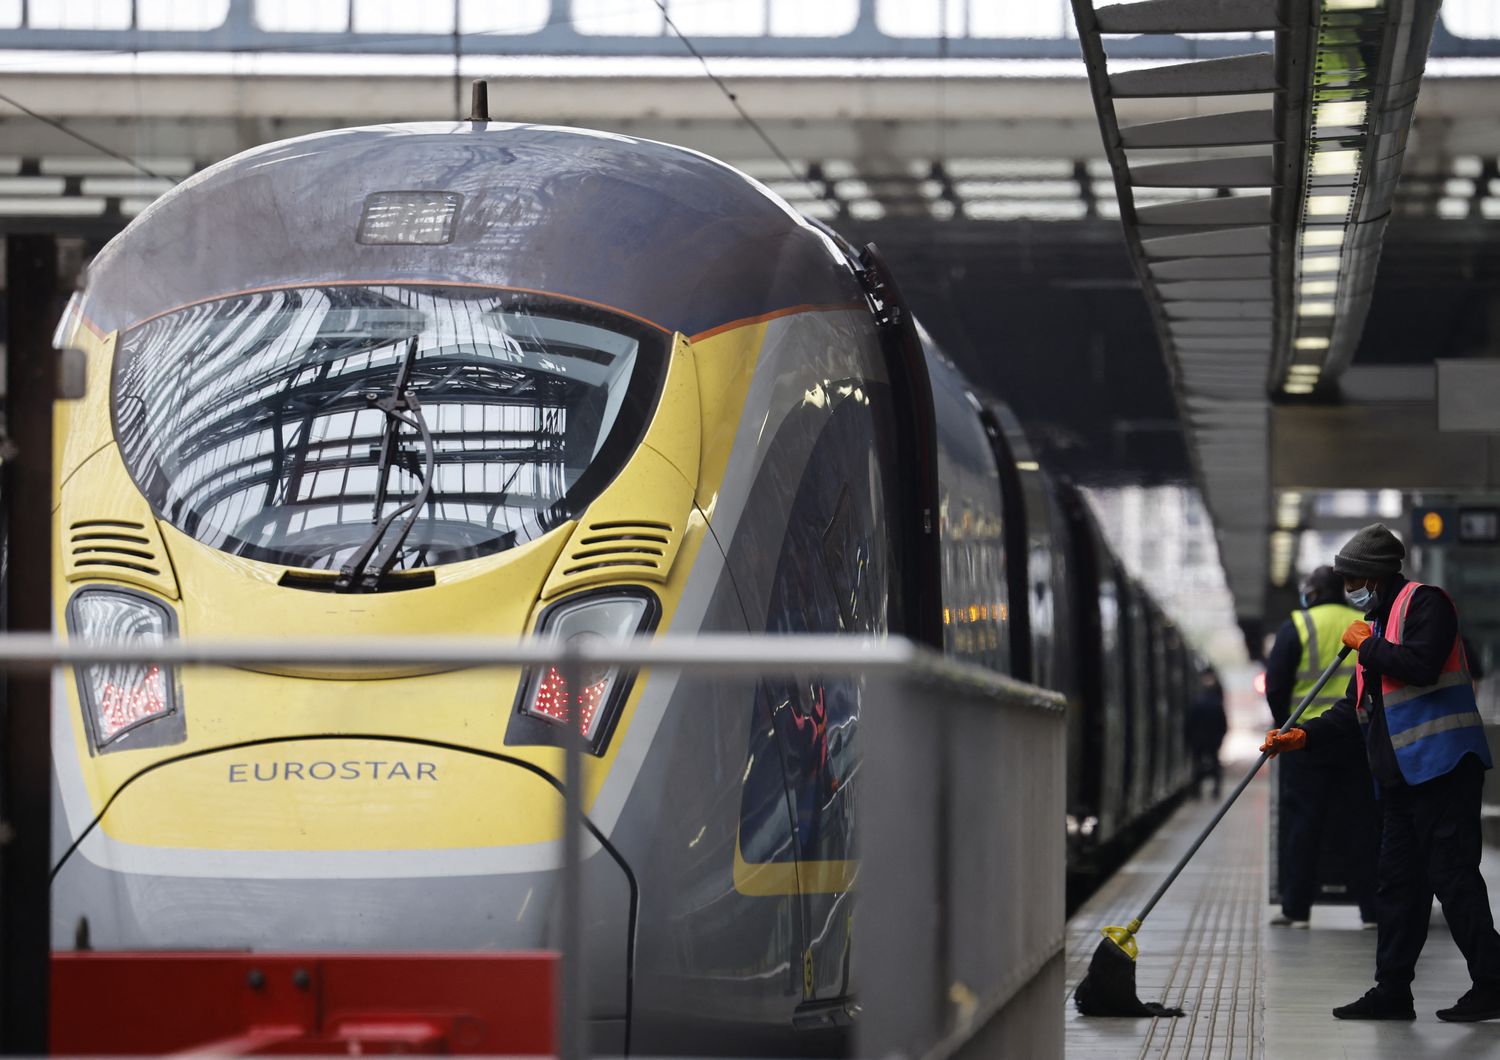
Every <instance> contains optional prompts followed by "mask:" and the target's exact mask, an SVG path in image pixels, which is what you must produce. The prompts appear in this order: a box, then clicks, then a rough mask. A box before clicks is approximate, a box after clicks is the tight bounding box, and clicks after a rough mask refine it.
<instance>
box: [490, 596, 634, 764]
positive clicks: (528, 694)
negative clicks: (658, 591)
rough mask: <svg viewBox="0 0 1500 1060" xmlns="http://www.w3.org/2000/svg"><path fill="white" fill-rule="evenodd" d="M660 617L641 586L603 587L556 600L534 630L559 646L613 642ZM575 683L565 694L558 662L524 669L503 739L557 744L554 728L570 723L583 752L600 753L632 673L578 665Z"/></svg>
mask: <svg viewBox="0 0 1500 1060" xmlns="http://www.w3.org/2000/svg"><path fill="white" fill-rule="evenodd" d="M660 616H661V605H660V604H659V603H658V602H657V599H656V597H655V595H653V594H652V593H650V592H648V591H647V590H645V589H634V588H632V589H605V590H599V591H595V592H589V593H580V594H579V595H577V596H570V597H567V598H566V599H563V600H559V601H558V602H557V603H555V604H553V605H551V606H550V607H548V608H547V609H546V610H545V611H543V612H542V617H541V619H540V620H539V621H538V622H537V628H536V632H537V634H538V635H540V636H542V637H545V638H547V639H549V640H554V641H557V642H558V643H559V644H571V645H582V644H587V643H588V642H589V641H603V640H608V641H617V640H622V639H626V638H629V637H632V636H639V635H640V634H643V633H649V632H651V631H652V630H653V629H655V628H656V622H657V619H658V618H659V617H660ZM579 681H580V685H581V687H580V688H579V690H578V692H577V694H576V697H575V696H570V694H569V692H570V690H569V688H568V682H567V675H566V674H565V673H564V672H563V668H562V667H561V666H558V665H553V666H548V667H546V668H545V669H543V670H529V671H527V673H526V674H525V677H524V679H523V680H522V682H521V691H520V695H519V697H518V699H517V703H516V707H517V710H516V714H517V718H516V719H515V721H514V722H513V723H512V725H511V727H510V731H509V732H508V733H507V734H506V743H512V744H514V743H561V742H562V739H561V737H562V734H561V732H560V731H559V730H560V728H561V726H563V725H567V724H570V723H571V724H576V725H577V726H578V731H579V732H580V733H581V734H582V736H583V738H584V740H585V741H586V742H587V744H588V747H589V750H591V751H592V752H593V753H594V754H600V753H602V751H603V749H604V745H605V744H606V743H608V742H609V736H610V732H611V730H612V729H613V728H614V724H615V721H616V720H617V719H618V717H619V713H620V708H621V706H622V705H623V704H624V702H625V699H626V697H627V696H629V695H630V688H631V686H632V685H633V684H634V683H635V671H634V670H629V669H625V668H622V667H619V666H597V665H593V664H584V665H583V666H582V667H581V668H580V675H579ZM573 698H576V699H577V701H578V717H577V719H572V718H570V714H571V713H572V702H571V700H572V699H573Z"/></svg>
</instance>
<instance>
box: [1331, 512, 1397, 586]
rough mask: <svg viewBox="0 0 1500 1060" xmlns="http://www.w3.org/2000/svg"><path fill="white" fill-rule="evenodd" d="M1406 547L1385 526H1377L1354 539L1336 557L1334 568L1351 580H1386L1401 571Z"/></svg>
mask: <svg viewBox="0 0 1500 1060" xmlns="http://www.w3.org/2000/svg"><path fill="white" fill-rule="evenodd" d="M1405 555H1406V546H1405V545H1403V544H1401V539H1400V538H1398V537H1397V536H1396V535H1395V534H1393V533H1391V532H1390V530H1388V529H1386V527H1385V524H1384V523H1373V524H1371V525H1370V526H1367V527H1365V528H1364V529H1363V530H1361V531H1359V533H1357V534H1355V535H1354V536H1353V537H1351V538H1350V539H1349V540H1348V542H1347V543H1345V545H1344V547H1343V548H1341V549H1339V554H1338V555H1337V556H1335V557H1333V569H1334V571H1335V572H1337V573H1339V574H1346V575H1348V576H1349V577H1351V578H1383V577H1385V576H1386V575H1387V574H1399V573H1400V572H1401V560H1402V557H1404V556H1405Z"/></svg>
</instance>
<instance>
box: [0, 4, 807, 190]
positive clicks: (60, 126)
mask: <svg viewBox="0 0 1500 1060" xmlns="http://www.w3.org/2000/svg"><path fill="white" fill-rule="evenodd" d="M699 2H701V0H699ZM657 6H658V7H660V4H658V5H657ZM662 14H663V15H664V16H665V15H666V9H665V8H662ZM577 21H578V18H577V17H576V16H574V17H568V18H551V19H548V20H547V21H546V22H545V23H543V25H542V26H541V29H549V28H551V27H554V26H566V25H572V24H574V23H575V22H577ZM667 24H668V25H670V26H671V27H672V32H673V33H676V34H677V36H678V38H679V39H681V40H682V41H683V42H684V43H686V44H687V46H688V48H689V49H690V50H692V52H693V54H694V55H696V56H697V57H698V60H699V62H703V56H702V55H700V54H699V53H698V50H697V49H696V48H694V47H693V45H692V43H691V42H690V41H688V39H687V38H686V37H684V36H683V35H682V33H681V31H680V30H678V29H677V27H676V25H674V24H673V23H672V20H671V18H670V16H668V17H667ZM518 28H520V27H519V25H518V24H510V25H502V26H492V27H491V28H489V29H482V30H470V31H468V32H462V31H461V30H460V29H459V17H458V11H457V0H455V12H454V33H453V58H454V90H455V93H456V95H455V104H454V105H455V107H456V108H459V109H458V111H457V113H456V117H461V116H462V108H461V104H462V98H461V92H462V89H461V87H460V71H459V67H458V61H459V59H460V57H461V55H462V40H463V38H466V37H485V36H496V35H507V36H508V35H509V34H511V33H513V32H515V30H516V29H518ZM403 39H404V40H407V41H411V42H417V41H422V42H425V41H428V40H431V39H432V34H423V35H421V36H416V35H412V36H410V37H406V38H400V37H397V38H396V40H397V41H400V40H403ZM358 43H359V42H357V41H355V42H351V44H358ZM340 51H341V49H339V48H335V47H330V46H329V45H328V43H327V42H319V43H318V44H317V45H311V46H309V45H303V46H297V45H291V44H288V45H287V46H285V47H283V48H277V49H275V50H274V51H270V50H266V49H256V50H254V51H250V52H243V53H235V54H249V55H264V54H280V53H285V54H295V53H298V52H319V53H329V54H338V53H339V52H340ZM89 54H90V55H91V56H93V57H95V58H100V57H105V56H126V55H137V56H138V55H139V54H140V52H139V50H138V49H134V48H118V49H111V50H101V51H91V52H90V53H89ZM28 65H30V64H29V63H28ZM704 68H705V70H706V69H707V63H704ZM709 76H710V77H713V74H712V73H710V74H709ZM714 81H715V83H717V84H719V87H720V88H721V89H723V88H724V85H723V83H722V82H720V81H719V80H718V78H714ZM725 91H726V94H728V95H729V98H730V100H731V101H733V100H734V95H733V94H732V93H728V91H727V89H725ZM0 102H3V103H6V104H8V105H9V106H11V107H14V108H15V109H16V110H18V111H20V112H21V113H22V114H24V115H26V116H27V117H28V118H32V119H33V120H35V121H39V122H41V123H42V124H44V125H48V126H51V127H52V128H54V129H56V130H57V131H58V132H60V133H62V134H63V135H65V136H69V137H71V138H73V139H74V140H77V141H78V142H79V143H81V144H84V145H85V146H87V147H89V148H91V149H92V150H94V151H97V152H99V153H100V154H102V155H106V156H108V157H110V158H113V159H115V160H116V161H119V162H123V163H125V164H126V165H128V166H129V167H130V168H131V169H134V170H135V171H136V172H138V173H141V174H142V175H144V176H147V177H151V178H152V179H153V180H163V181H166V182H167V183H168V184H171V185H172V186H173V187H175V186H176V185H177V184H178V183H180V182H179V181H178V180H176V179H175V178H173V177H169V176H167V175H166V174H165V173H159V172H157V171H156V170H154V169H152V168H151V167H150V166H148V165H146V164H145V163H144V162H142V161H141V160H140V159H138V158H134V157H132V156H130V155H128V154H126V153H124V152H123V151H117V150H115V149H114V148H113V147H110V146H109V145H108V144H104V143H101V142H100V141H98V140H95V139H94V138H93V137H91V136H89V135H87V134H86V133H81V132H79V131H78V130H77V129H74V128H73V127H71V126H70V125H68V124H67V123H66V122H64V121H63V120H61V119H60V118H54V117H51V116H50V115H47V114H43V113H42V112H41V111H38V110H36V109H34V108H32V107H29V106H27V105H26V104H24V103H22V102H21V101H20V100H18V99H16V98H15V97H14V96H11V95H8V94H6V93H4V92H0ZM736 107H738V104H737V103H736ZM740 113H741V115H742V116H743V117H744V118H745V120H746V121H747V122H749V123H750V124H751V125H752V126H753V127H754V128H755V129H756V131H757V132H758V133H760V135H761V138H762V139H764V140H765V141H766V143H767V144H768V145H770V147H771V149H772V150H773V151H775V152H776V154H777V156H778V157H779V158H780V159H781V160H782V162H784V163H786V164H787V165H788V166H790V165H791V162H790V160H789V159H788V158H787V157H786V156H785V155H784V154H782V153H781V151H780V149H779V148H777V147H776V145H775V144H774V143H773V142H772V141H771V139H770V137H768V136H767V135H766V134H765V131H764V130H763V129H761V128H760V127H759V126H758V125H757V124H756V123H755V121H754V119H752V118H751V117H750V116H749V115H748V114H746V113H745V112H744V110H743V109H742V108H741V109H740ZM793 172H794V173H795V172H796V171H795V168H794V169H793ZM796 175H797V177H798V179H801V180H806V179H807V178H806V177H805V176H803V175H802V174H796Z"/></svg>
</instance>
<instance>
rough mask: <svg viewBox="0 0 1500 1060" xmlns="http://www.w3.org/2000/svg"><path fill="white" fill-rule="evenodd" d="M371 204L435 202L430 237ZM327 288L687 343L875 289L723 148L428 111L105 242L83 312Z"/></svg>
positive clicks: (96, 317)
mask: <svg viewBox="0 0 1500 1060" xmlns="http://www.w3.org/2000/svg"><path fill="white" fill-rule="evenodd" d="M372 203H373V204H375V205H374V207H372ZM403 204H405V205H403ZM412 204H415V206H412ZM372 208H373V209H375V211H376V214H377V221H378V220H379V215H380V213H381V211H385V216H386V217H390V216H393V214H392V211H393V210H394V211H395V214H399V212H400V211H401V210H402V209H407V208H412V209H416V210H418V211H420V210H424V209H425V210H426V211H427V216H426V218H425V222H424V223H426V225H427V227H426V228H425V229H422V230H419V229H418V228H413V230H412V233H411V234H412V235H414V236H415V237H416V238H420V239H423V240H426V242H414V241H412V239H411V238H408V239H407V240H406V241H401V236H402V233H401V231H400V230H399V226H397V227H395V228H393V227H391V226H389V225H388V226H387V227H386V228H385V229H383V230H380V231H376V232H373V235H374V238H373V239H372V238H370V237H371V236H372V230H371V228H370V225H371V221H370V217H371V210H372ZM397 219H398V221H399V217H398V218H397ZM418 220H419V222H420V221H423V219H422V218H419V219H418ZM434 226H435V227H434ZM444 226H446V228H445V227H444ZM393 235H394V237H395V240H394V241H392V237H393ZM444 237H446V238H444ZM382 240H384V241H382ZM329 281H344V282H359V281H368V282H381V283H407V282H428V283H432V282H436V283H452V284H474V285H482V286H493V287H507V288H518V289H525V290H533V291H544V292H548V293H552V294H556V295H559V296H563V297H567V298H574V299H578V300H582V301H587V302H592V303H596V304H599V305H602V306H606V307H609V308H613V309H616V310H620V311H623V312H626V313H629V314H631V315H634V316H637V317H640V318H643V319H645V320H647V321H650V322H651V323H654V324H656V325H658V326H660V327H662V328H663V329H666V330H668V331H681V332H683V333H685V334H687V335H694V334H698V333H701V332H703V331H705V330H708V329H711V328H715V327H719V326H722V325H724V324H727V323H730V322H733V321H738V320H744V319H746V318H751V317H756V316H763V315H769V314H773V313H776V312H778V311H783V310H786V309H790V308H792V307H794V306H799V305H834V304H843V303H847V302H855V301H857V300H858V299H859V297H860V294H859V289H858V287H857V285H856V283H855V281H854V278H853V276H852V274H851V272H850V269H849V267H848V265H847V263H846V262H845V261H844V259H843V256H842V254H841V253H840V252H839V250H838V248H837V247H836V246H834V245H833V243H832V242H831V241H830V240H829V239H828V237H827V236H826V235H825V234H823V233H822V232H820V231H818V230H817V229H816V228H814V227H813V226H812V225H811V224H810V223H808V222H807V221H805V220H804V219H803V218H801V217H799V216H798V215H797V214H796V212H795V211H793V210H792V209H791V208H790V207H789V206H787V205H786V203H784V202H783V201H782V200H781V199H780V198H779V197H777V196H776V195H775V194H773V193H772V192H770V191H769V190H767V189H766V188H764V187H763V186H762V185H760V184H758V183H756V182H755V181H753V180H751V179H750V178H749V177H747V176H745V175H744V174H742V173H740V172H739V171H737V170H735V169H733V168H732V167H730V166H727V165H725V164H724V163H722V162H719V161H716V160H715V159H712V158H709V157H708V156H706V155H702V154H699V153H697V152H695V151H690V150H686V149H684V148H679V147H673V146H670V145H667V144H661V143H656V142H654V141H650V140H640V139H636V138H633V137H628V136H621V135H618V134H614V133H604V132H593V131H589V130H585V129H568V128H560V127H555V126H541V125H523V124H507V123H500V122H490V123H470V122H428V123H412V124H399V125H383V126H372V127H367V128H357V129H340V130H336V131H333V132H326V133H318V134H314V135H311V136H304V137H299V138H297V139H293V140H284V141H280V142H278V143H273V144H268V145H266V146H264V147H260V148H256V149H254V150H252V151H248V152H245V153H243V154H240V155H236V156H234V157H233V158H230V159H226V160H225V161H223V162H221V163H219V164H217V165H214V166H212V167H210V168H209V169H206V170H204V171H203V172H202V173H199V174H197V175H196V176H194V177H192V178H191V179H189V180H188V181H186V182H184V183H183V184H182V185H180V186H179V187H177V188H175V189H173V190H172V191H171V192H169V193H168V194H166V195H164V196H163V197H162V198H160V199H159V200H157V202H156V203H154V204H153V205H152V206H151V207H149V208H148V209H147V210H146V211H145V212H143V213H142V214H141V215H140V217H138V218H137V219H136V220H135V221H134V222H133V223H132V224H131V225H130V226H129V227H128V228H126V230H125V231H124V232H122V233H121V234H120V235H119V236H118V237H116V238H115V239H114V240H113V241H112V242H111V243H110V244H109V246H107V247H106V248H105V249H104V250H103V251H102V252H101V253H100V255H99V256H98V258H97V259H96V260H95V262H94V264H93V265H92V266H91V268H90V271H89V278H88V285H87V289H86V301H85V303H84V305H83V309H82V311H83V315H84V316H85V318H86V319H88V320H89V322H90V323H91V324H92V325H93V326H94V327H95V328H96V329H97V330H99V331H101V332H104V333H108V332H110V331H113V330H116V329H117V328H127V327H130V326H131V325H133V324H135V323H137V322H139V321H141V320H143V319H146V318H147V317H151V316H154V315H157V314H160V313H162V312H166V311H169V310H171V309H174V308H176V307H179V306H183V305H188V304H192V303H194V302H200V301H204V300H208V299H213V298H219V297H224V296H228V295H232V294H236V293H240V292H244V291H249V290H255V289H263V288H268V287H282V286H294V285H301V284H311V283H316V282H329Z"/></svg>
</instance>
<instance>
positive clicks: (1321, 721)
mask: <svg viewBox="0 0 1500 1060" xmlns="http://www.w3.org/2000/svg"><path fill="white" fill-rule="evenodd" d="M1405 584H1406V579H1405V578H1403V577H1401V576H1400V575H1397V576H1396V579H1395V581H1394V583H1393V584H1392V585H1391V587H1390V588H1389V589H1388V590H1386V591H1385V592H1383V593H1381V600H1380V603H1379V606H1378V607H1376V609H1375V610H1374V611H1372V612H1370V613H1369V614H1367V615H1366V616H1365V621H1366V622H1369V623H1370V624H1371V625H1372V626H1373V627H1374V628H1375V631H1376V632H1377V633H1380V632H1384V630H1385V628H1386V623H1387V622H1389V620H1390V613H1391V604H1392V603H1393V602H1394V601H1395V599H1396V596H1397V594H1398V593H1400V592H1401V589H1402V587H1403V586H1404V585H1405ZM1387 596H1389V597H1390V599H1385V597H1387ZM1457 635H1458V612H1457V611H1455V610H1454V609H1453V604H1452V602H1451V601H1450V600H1449V599H1448V597H1447V596H1445V595H1444V594H1443V593H1442V592H1440V591H1438V590H1437V589H1435V588H1432V587H1431V586H1423V587H1422V588H1420V589H1418V590H1417V591H1416V593H1415V594H1414V595H1413V596H1412V598H1411V606H1409V607H1408V608H1407V610H1406V626H1405V628H1404V629H1403V630H1402V631H1401V643H1400V644H1392V643H1391V642H1390V641H1386V640H1381V639H1380V638H1379V637H1378V636H1376V637H1371V638H1370V639H1369V640H1367V641H1365V642H1364V644H1362V645H1360V649H1359V662H1360V665H1361V666H1363V667H1364V668H1365V709H1366V710H1367V711H1368V712H1369V716H1370V726H1369V728H1368V729H1367V730H1366V731H1365V733H1364V741H1365V754H1366V755H1367V756H1368V757H1369V759H1370V772H1371V774H1373V775H1374V777H1375V779H1376V780H1378V781H1379V782H1380V784H1381V786H1382V787H1387V788H1393V787H1399V786H1401V785H1403V784H1405V783H1406V781H1405V780H1404V779H1403V778H1402V776H1401V769H1400V767H1399V766H1397V764H1396V751H1395V749H1394V748H1392V747H1391V734H1390V730H1389V729H1388V728H1387V727H1386V720H1385V700H1384V697H1383V696H1382V695H1381V693H1380V678H1381V675H1383V674H1389V675H1390V676H1391V677H1394V678H1396V679H1397V680H1398V681H1404V682H1406V683H1407V684H1409V685H1430V684H1433V683H1434V682H1436V681H1437V679H1438V675H1439V674H1441V673H1442V672H1443V664H1444V663H1446V662H1447V661H1448V653H1449V652H1451V651H1452V650H1453V638H1454V637H1456V636H1457ZM1354 696H1355V678H1352V677H1351V678H1350V679H1349V687H1348V688H1347V689H1346V690H1345V692H1344V698H1343V699H1341V700H1339V701H1338V703H1337V704H1335V705H1334V706H1333V707H1332V708H1330V709H1329V710H1328V711H1327V712H1326V713H1324V714H1322V715H1320V716H1319V717H1316V718H1313V719H1312V720H1311V721H1309V722H1307V723H1306V724H1304V725H1303V726H1302V728H1304V729H1305V730H1307V743H1308V746H1309V747H1311V746H1313V745H1315V744H1322V743H1327V742H1330V741H1334V740H1348V739H1354V740H1357V739H1359V737H1360V726H1359V717H1358V715H1357V714H1356V713H1355V710H1354Z"/></svg>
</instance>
